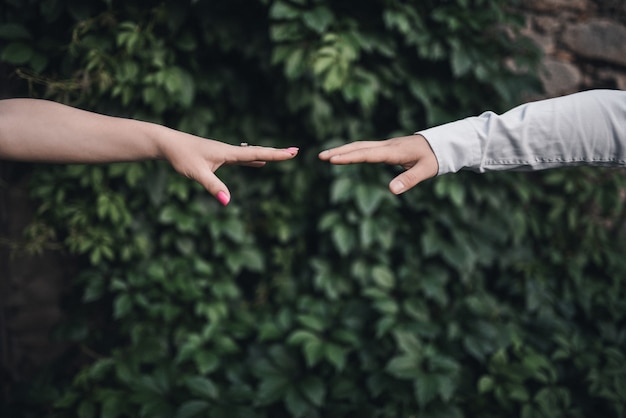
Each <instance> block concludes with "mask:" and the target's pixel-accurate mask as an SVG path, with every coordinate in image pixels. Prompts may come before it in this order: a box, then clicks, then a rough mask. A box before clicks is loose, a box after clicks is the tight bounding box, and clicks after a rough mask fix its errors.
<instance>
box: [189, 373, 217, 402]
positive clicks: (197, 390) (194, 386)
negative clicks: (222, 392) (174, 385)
mask: <svg viewBox="0 0 626 418" xmlns="http://www.w3.org/2000/svg"><path fill="white" fill-rule="evenodd" d="M185 384H186V385H187V387H188V388H189V389H190V390H191V391H192V393H194V394H195V395H198V396H202V397H206V398H209V399H217V398H218V396H219V389H218V387H217V385H215V383H213V381H212V380H210V379H207V378H206V377H202V376H193V377H190V378H188V379H187V380H186V381H185Z"/></svg>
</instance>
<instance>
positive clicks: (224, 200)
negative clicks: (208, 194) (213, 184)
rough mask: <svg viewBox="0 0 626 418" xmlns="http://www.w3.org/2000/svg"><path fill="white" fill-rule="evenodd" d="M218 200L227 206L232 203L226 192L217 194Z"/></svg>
mask: <svg viewBox="0 0 626 418" xmlns="http://www.w3.org/2000/svg"><path fill="white" fill-rule="evenodd" d="M217 200H219V201H220V203H221V204H222V205H224V206H226V205H228V202H230V197H228V195H227V194H226V193H224V192H219V193H217Z"/></svg>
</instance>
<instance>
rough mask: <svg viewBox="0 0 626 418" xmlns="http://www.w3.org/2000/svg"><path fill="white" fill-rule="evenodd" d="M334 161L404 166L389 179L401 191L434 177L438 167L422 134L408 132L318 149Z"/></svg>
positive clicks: (395, 190) (325, 158) (393, 189)
mask: <svg viewBox="0 0 626 418" xmlns="http://www.w3.org/2000/svg"><path fill="white" fill-rule="evenodd" d="M319 158H320V159H321V160H323V161H328V162H330V163H331V164H337V165H345V164H357V163H385V164H393V165H399V166H401V167H402V168H404V170H405V171H403V172H402V173H401V174H399V175H398V176H396V177H395V178H394V179H392V180H391V182H390V183H389V190H390V191H391V192H392V193H393V194H396V195H397V194H401V193H404V192H406V191H407V190H409V189H411V188H412V187H414V186H416V185H417V184H418V183H420V182H422V181H424V180H426V179H429V178H431V177H435V176H436V175H437V172H438V170H439V164H438V163H437V157H436V156H435V153H434V152H433V150H432V149H431V148H430V145H429V144H428V141H426V138H424V137H423V136H422V135H409V136H401V137H397V138H390V139H386V140H382V141H357V142H352V143H350V144H346V145H342V146H339V147H336V148H331V149H329V150H325V151H322V152H320V153H319Z"/></svg>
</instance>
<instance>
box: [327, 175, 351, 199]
mask: <svg viewBox="0 0 626 418" xmlns="http://www.w3.org/2000/svg"><path fill="white" fill-rule="evenodd" d="M353 188H354V181H353V180H352V179H350V178H348V177H340V178H339V179H337V180H335V181H334V182H333V184H332V185H331V186H330V201H331V203H339V202H343V201H345V200H347V199H348V198H349V197H351V196H352V195H353V192H352V191H353Z"/></svg>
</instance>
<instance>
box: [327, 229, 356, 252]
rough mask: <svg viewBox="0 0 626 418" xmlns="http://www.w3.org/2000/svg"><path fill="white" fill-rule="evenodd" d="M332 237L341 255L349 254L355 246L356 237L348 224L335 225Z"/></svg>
mask: <svg viewBox="0 0 626 418" xmlns="http://www.w3.org/2000/svg"><path fill="white" fill-rule="evenodd" d="M332 238H333V242H334V243H335V246H336V247H337V250H338V251H339V254H341V255H344V256H345V255H347V254H348V253H349V252H350V251H351V250H352V249H353V248H354V243H355V237H354V234H353V233H352V230H351V229H350V228H349V227H348V226H345V225H338V226H337V227H335V228H334V229H333V231H332Z"/></svg>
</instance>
